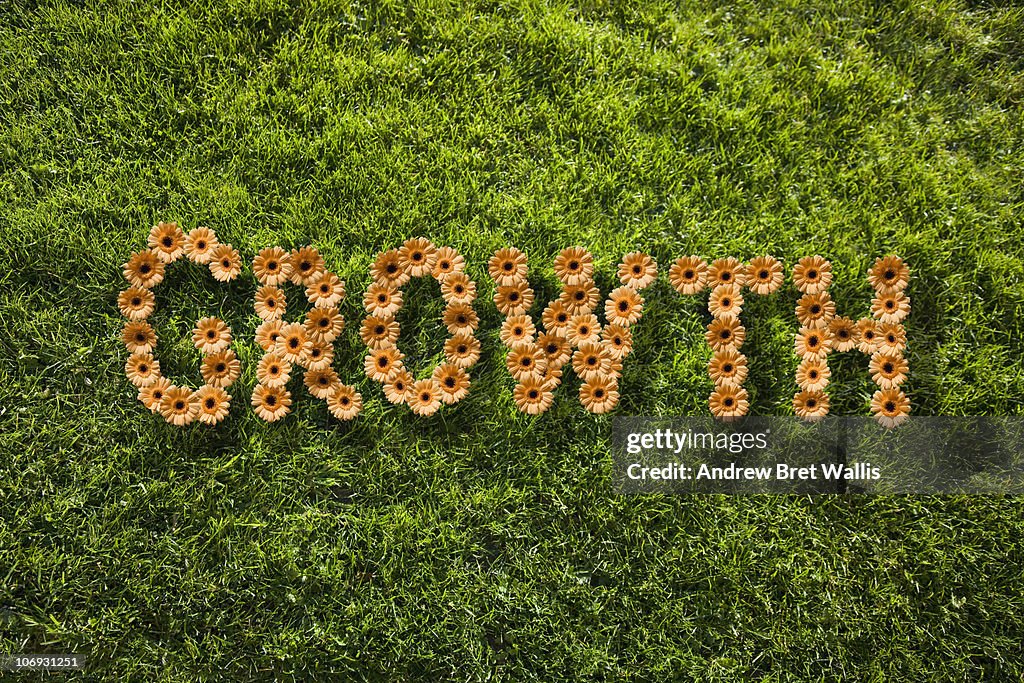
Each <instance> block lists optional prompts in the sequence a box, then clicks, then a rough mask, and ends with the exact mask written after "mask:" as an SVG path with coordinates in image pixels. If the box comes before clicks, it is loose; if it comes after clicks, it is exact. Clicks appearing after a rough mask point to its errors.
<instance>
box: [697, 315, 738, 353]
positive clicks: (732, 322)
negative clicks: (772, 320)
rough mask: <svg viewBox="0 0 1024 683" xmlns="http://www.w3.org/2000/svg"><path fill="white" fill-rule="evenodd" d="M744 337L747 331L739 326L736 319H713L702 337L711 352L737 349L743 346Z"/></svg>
mask: <svg viewBox="0 0 1024 683" xmlns="http://www.w3.org/2000/svg"><path fill="white" fill-rule="evenodd" d="M746 336H747V330H746V328H745V327H743V325H740V321H739V319H738V318H728V319H726V318H715V319H714V320H712V321H711V324H710V325H708V331H707V333H705V335H704V337H705V338H706V339H707V340H708V346H710V347H711V349H712V350H713V351H724V350H725V349H733V350H736V349H739V348H740V347H741V346H743V340H744V339H746Z"/></svg>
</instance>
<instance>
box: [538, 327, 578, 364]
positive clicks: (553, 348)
mask: <svg viewBox="0 0 1024 683" xmlns="http://www.w3.org/2000/svg"><path fill="white" fill-rule="evenodd" d="M537 346H539V347H540V348H541V350H542V351H543V352H544V357H545V358H547V361H548V368H549V369H550V368H560V367H562V366H563V365H565V364H566V363H568V362H569V359H570V358H571V357H572V348H571V347H570V346H569V342H568V340H567V339H566V338H565V337H562V336H559V335H557V334H553V333H551V332H545V333H544V334H542V335H540V337H538V338H537Z"/></svg>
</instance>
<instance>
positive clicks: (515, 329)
mask: <svg viewBox="0 0 1024 683" xmlns="http://www.w3.org/2000/svg"><path fill="white" fill-rule="evenodd" d="M512 336H513V337H522V336H523V328H521V327H513V328H512Z"/></svg>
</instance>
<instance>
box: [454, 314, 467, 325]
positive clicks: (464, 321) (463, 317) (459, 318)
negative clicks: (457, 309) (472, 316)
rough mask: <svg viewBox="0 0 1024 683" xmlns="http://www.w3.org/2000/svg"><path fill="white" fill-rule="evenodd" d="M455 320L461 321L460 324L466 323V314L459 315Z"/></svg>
mask: <svg viewBox="0 0 1024 683" xmlns="http://www.w3.org/2000/svg"><path fill="white" fill-rule="evenodd" d="M455 322H457V323H459V324H460V325H465V324H466V316H464V315H459V316H458V317H456V318H455Z"/></svg>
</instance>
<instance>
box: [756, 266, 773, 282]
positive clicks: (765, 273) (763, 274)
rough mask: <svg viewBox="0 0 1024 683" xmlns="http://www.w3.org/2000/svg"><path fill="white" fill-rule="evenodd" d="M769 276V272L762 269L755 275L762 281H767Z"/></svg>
mask: <svg viewBox="0 0 1024 683" xmlns="http://www.w3.org/2000/svg"><path fill="white" fill-rule="evenodd" d="M769 275H770V273H769V272H768V271H767V270H764V269H762V270H761V271H760V272H759V273H758V274H757V276H758V277H759V278H761V279H762V280H767V279H768V276H769Z"/></svg>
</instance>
